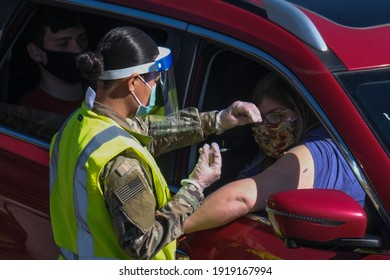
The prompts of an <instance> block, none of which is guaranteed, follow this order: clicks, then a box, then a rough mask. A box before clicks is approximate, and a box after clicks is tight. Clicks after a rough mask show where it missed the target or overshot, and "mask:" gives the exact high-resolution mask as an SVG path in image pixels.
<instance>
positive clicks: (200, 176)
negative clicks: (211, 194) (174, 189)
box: [182, 143, 222, 190]
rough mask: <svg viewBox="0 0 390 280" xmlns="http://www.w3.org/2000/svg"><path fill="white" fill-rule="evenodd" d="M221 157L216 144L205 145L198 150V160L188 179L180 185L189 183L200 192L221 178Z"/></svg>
mask: <svg viewBox="0 0 390 280" xmlns="http://www.w3.org/2000/svg"><path fill="white" fill-rule="evenodd" d="M221 167H222V157H221V153H220V151H219V146H218V144H217V143H212V144H211V148H210V145H208V144H205V145H203V147H202V148H200V149H199V159H198V163H197V164H196V166H195V168H194V170H193V171H192V172H191V174H190V176H189V179H185V180H182V184H185V183H191V184H193V185H196V186H198V187H199V188H201V189H202V190H204V189H205V188H207V187H208V186H210V185H211V184H212V183H214V182H215V181H217V180H218V179H219V178H220V176H221Z"/></svg>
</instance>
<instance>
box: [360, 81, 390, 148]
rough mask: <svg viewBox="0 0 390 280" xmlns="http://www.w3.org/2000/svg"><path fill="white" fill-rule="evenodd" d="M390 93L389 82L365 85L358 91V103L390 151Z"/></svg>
mask: <svg viewBox="0 0 390 280" xmlns="http://www.w3.org/2000/svg"><path fill="white" fill-rule="evenodd" d="M389 93H390V82H389V81H382V82H377V83H363V84H361V85H359V86H358V87H357V89H356V100H357V102H358V103H359V105H360V107H361V108H362V111H364V114H365V116H366V117H367V119H368V120H369V122H370V123H371V125H372V126H373V127H374V128H375V129H374V131H376V132H377V135H378V137H379V139H380V140H381V142H382V143H383V144H384V145H385V146H386V147H387V150H388V151H389V150H390V98H389Z"/></svg>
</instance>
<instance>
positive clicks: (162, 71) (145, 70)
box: [99, 47, 178, 116]
mask: <svg viewBox="0 0 390 280" xmlns="http://www.w3.org/2000/svg"><path fill="white" fill-rule="evenodd" d="M158 50H159V52H160V54H159V55H158V56H157V58H156V59H155V60H154V61H153V62H150V63H145V64H141V65H137V66H132V67H128V68H123V69H116V70H108V71H104V72H103V74H102V75H101V76H100V77H99V78H100V79H101V80H117V79H122V78H126V77H130V76H131V75H133V74H134V73H137V74H139V75H143V74H149V73H150V74H153V72H154V73H158V74H159V79H158V80H157V81H156V102H155V106H154V107H153V109H152V110H151V111H150V112H149V114H153V115H160V116H167V115H172V116H176V115H177V112H178V101H177V93H176V83H175V77H174V73H173V67H172V54H171V50H170V49H168V48H164V47H158ZM151 76H158V75H151ZM146 105H148V104H146Z"/></svg>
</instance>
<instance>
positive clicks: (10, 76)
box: [0, 3, 167, 143]
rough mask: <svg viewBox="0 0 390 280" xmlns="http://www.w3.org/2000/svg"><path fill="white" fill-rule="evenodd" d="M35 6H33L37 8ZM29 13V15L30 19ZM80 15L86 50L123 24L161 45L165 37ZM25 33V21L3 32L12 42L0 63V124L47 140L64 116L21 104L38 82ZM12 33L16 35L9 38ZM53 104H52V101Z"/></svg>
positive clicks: (157, 31) (158, 32) (107, 19)
mask: <svg viewBox="0 0 390 280" xmlns="http://www.w3.org/2000/svg"><path fill="white" fill-rule="evenodd" d="M0 4H1V3H0ZM39 8H40V7H37V9H39ZM34 11H35V8H34V9H32V8H31V9H30V12H29V13H26V14H27V15H28V17H27V18H26V19H25V20H26V21H29V20H31V19H32V18H33V17H34ZM30 15H32V17H31V18H30ZM81 16H82V19H83V22H84V24H85V26H86V29H87V32H88V39H89V47H88V49H87V51H88V50H90V51H93V50H94V49H95V47H96V45H97V43H98V41H99V40H100V38H101V37H102V36H103V35H104V34H105V33H106V32H107V31H108V30H110V29H112V28H114V27H116V26H123V25H133V26H136V27H139V28H141V29H143V30H144V31H145V32H147V33H148V34H149V35H151V36H152V37H153V38H154V39H155V40H156V42H158V44H161V45H164V44H165V42H166V40H167V33H166V32H165V31H164V30H160V29H158V28H153V27H150V26H143V25H140V24H139V23H133V22H127V21H124V20H118V19H117V18H111V17H108V16H107V17H104V16H101V15H94V14H88V13H83V12H81ZM18 21H20V19H18ZM28 33H29V30H28V23H27V24H25V28H24V29H23V30H21V31H20V32H19V33H18V34H16V33H12V34H7V38H8V39H7V40H8V41H12V42H13V43H12V45H11V46H9V48H10V49H9V50H6V53H8V54H9V55H7V58H6V62H7V63H3V64H2V67H1V69H0V81H2V83H1V85H0V90H1V94H0V96H1V100H0V102H2V103H0V125H1V127H2V131H7V133H19V134H20V135H19V136H23V135H24V136H26V137H31V139H30V140H33V139H37V140H39V141H43V142H46V143H49V142H50V139H51V138H52V136H53V135H54V133H55V132H57V131H58V130H59V129H60V127H61V125H62V123H63V121H64V120H66V118H67V117H68V115H65V114H60V113H59V112H57V111H55V110H54V109H53V110H38V109H34V108H32V107H28V106H27V105H24V106H22V105H21V98H22V97H23V96H24V95H25V94H26V93H27V92H29V91H32V90H33V89H34V88H35V87H36V86H37V84H38V81H39V68H38V65H37V63H35V62H33V61H32V59H31V58H30V57H29V55H28V53H27V50H26V45H27V39H26V38H27V37H28V35H29V34H28ZM16 35H18V37H14V38H10V37H12V36H16ZM88 86H89V85H88V83H87V82H84V84H83V87H84V88H85V89H86V88H87V87H88ZM80 105H81V103H80ZM54 107H55V104H53V108H54ZM57 107H58V106H57Z"/></svg>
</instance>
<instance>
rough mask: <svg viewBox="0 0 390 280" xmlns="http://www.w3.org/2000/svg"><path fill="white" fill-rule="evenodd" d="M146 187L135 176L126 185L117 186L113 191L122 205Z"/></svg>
mask: <svg viewBox="0 0 390 280" xmlns="http://www.w3.org/2000/svg"><path fill="white" fill-rule="evenodd" d="M145 189H146V187H145V185H144V184H143V183H142V181H141V178H140V177H139V176H136V177H135V178H134V179H132V180H131V181H130V182H128V183H127V184H126V185H124V186H122V187H119V188H117V189H116V190H115V191H114V193H115V195H116V196H117V198H118V199H119V201H120V202H121V204H122V205H125V204H126V203H128V202H129V201H131V200H132V199H134V198H135V197H137V196H138V195H139V194H140V193H142V192H143V191H144V190H145Z"/></svg>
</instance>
